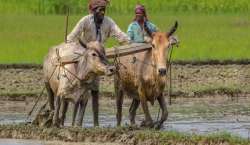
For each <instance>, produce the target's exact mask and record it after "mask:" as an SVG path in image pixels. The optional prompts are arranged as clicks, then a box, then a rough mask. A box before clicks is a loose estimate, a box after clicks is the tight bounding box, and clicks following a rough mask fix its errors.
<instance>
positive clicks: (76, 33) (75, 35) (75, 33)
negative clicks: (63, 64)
mask: <svg viewBox="0 0 250 145" xmlns="http://www.w3.org/2000/svg"><path fill="white" fill-rule="evenodd" d="M85 21H86V17H83V18H82V19H81V20H80V21H79V22H78V23H77V24H76V26H75V27H74V29H73V30H72V31H71V33H70V34H69V35H68V36H67V42H73V41H76V40H78V39H79V38H80V36H81V33H82V32H83V28H84V25H85Z"/></svg>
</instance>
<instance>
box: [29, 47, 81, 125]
mask: <svg viewBox="0 0 250 145" xmlns="http://www.w3.org/2000/svg"><path fill="white" fill-rule="evenodd" d="M75 54H78V56H77V57H76V58H73V61H71V62H63V61H62V57H61V56H60V53H59V49H58V48H57V49H56V55H57V57H56V60H57V63H56V64H53V65H54V66H55V68H54V70H53V71H52V73H51V75H50V76H49V79H48V82H49V81H50V80H51V78H52V77H53V75H54V73H55V72H56V69H57V68H58V74H57V79H58V80H59V79H60V72H61V69H63V70H64V73H65V71H67V72H68V73H70V74H71V75H72V76H74V78H75V79H77V80H78V81H82V79H80V78H79V77H78V76H77V75H76V74H74V73H72V72H71V71H70V70H69V69H67V68H66V67H65V65H66V64H70V63H75V62H76V60H77V59H79V58H80V57H84V56H85V55H86V52H85V53H84V54H80V53H75ZM65 74H66V73H65ZM66 77H67V79H68V80H69V78H68V76H67V75H66ZM69 81H70V80H69ZM70 83H71V85H73V83H72V81H70ZM45 88H46V86H44V87H43V89H42V91H41V92H40V94H39V96H38V97H37V99H36V101H35V104H34V105H33V107H32V108H31V110H30V111H29V112H28V114H27V118H26V120H25V122H28V120H29V117H30V116H31V114H32V113H33V112H34V109H35V107H36V106H37V104H38V102H39V101H40V99H41V97H42V95H43V93H44V91H45ZM47 102H48V101H47ZM47 102H46V103H45V104H44V105H42V107H41V109H40V110H42V109H43V108H45V106H46V104H47Z"/></svg>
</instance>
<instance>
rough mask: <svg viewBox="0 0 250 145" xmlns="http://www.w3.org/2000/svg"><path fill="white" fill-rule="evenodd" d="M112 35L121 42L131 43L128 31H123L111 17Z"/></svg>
mask: <svg viewBox="0 0 250 145" xmlns="http://www.w3.org/2000/svg"><path fill="white" fill-rule="evenodd" d="M109 20H110V25H111V26H110V27H111V28H110V35H111V36H112V37H114V38H116V39H117V40H118V41H119V43H121V44H124V43H129V38H128V36H127V34H126V33H124V32H122V30H121V29H120V28H119V27H118V26H117V24H116V23H115V22H114V21H113V20H112V19H110V18H109Z"/></svg>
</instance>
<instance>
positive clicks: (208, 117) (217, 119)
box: [0, 96, 250, 145]
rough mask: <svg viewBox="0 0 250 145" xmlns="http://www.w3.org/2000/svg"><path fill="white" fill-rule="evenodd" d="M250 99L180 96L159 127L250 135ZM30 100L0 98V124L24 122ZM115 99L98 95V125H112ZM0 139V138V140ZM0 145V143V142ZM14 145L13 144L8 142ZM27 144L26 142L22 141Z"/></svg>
mask: <svg viewBox="0 0 250 145" xmlns="http://www.w3.org/2000/svg"><path fill="white" fill-rule="evenodd" d="M130 103H131V100H129V99H126V100H125V101H124V105H123V109H124V111H123V114H124V116H123V125H125V126H126V125H128V124H129V121H128V109H129V104H130ZM249 104H250V98H245V97H241V98H238V100H231V98H227V97H225V96H217V97H206V98H179V99H175V100H174V104H173V105H171V106H169V107H168V109H169V118H168V121H167V122H166V123H165V124H164V127H163V129H162V130H174V131H178V132H185V133H191V134H212V133H220V132H229V133H232V134H234V135H238V136H241V137H244V138H249V137H250V105H249ZM32 105H33V102H32V100H29V101H0V124H11V123H19V122H24V121H25V119H26V113H27V112H28V111H29V110H30V108H31V107H32ZM114 106H115V100H112V99H110V98H104V97H103V98H101V101H100V116H99V117H100V119H99V120H100V125H101V126H103V127H115V124H116V120H115V112H116V110H115V107H114ZM91 108H92V106H91V101H89V103H88V107H87V110H86V113H85V117H84V124H83V126H84V127H92V126H93V124H92V122H93V121H92V111H91ZM158 109H159V106H158V104H157V103H156V104H155V105H154V106H151V107H150V110H151V115H152V118H153V119H154V120H156V119H157V114H158ZM137 114H138V115H137V118H136V120H137V124H138V125H139V124H140V122H141V121H142V120H143V119H144V115H143V113H142V110H141V108H140V109H139V110H138V113H137ZM71 115H72V108H70V109H69V112H68V113H67V120H66V125H67V126H69V125H70V123H71ZM0 142H2V141H0ZM0 145H1V144H0ZM10 145H15V144H10ZM25 145H26V144H25Z"/></svg>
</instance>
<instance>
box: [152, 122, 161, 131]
mask: <svg viewBox="0 0 250 145" xmlns="http://www.w3.org/2000/svg"><path fill="white" fill-rule="evenodd" d="M162 127H163V123H161V122H160V121H157V122H155V123H154V129H156V130H159V129H161V128H162Z"/></svg>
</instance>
